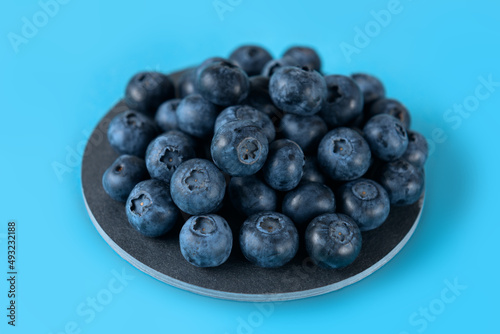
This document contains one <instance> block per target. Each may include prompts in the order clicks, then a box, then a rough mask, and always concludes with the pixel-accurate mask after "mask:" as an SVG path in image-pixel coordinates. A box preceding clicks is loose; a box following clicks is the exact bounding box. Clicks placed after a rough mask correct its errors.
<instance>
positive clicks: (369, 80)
mask: <svg viewBox="0 0 500 334" xmlns="http://www.w3.org/2000/svg"><path fill="white" fill-rule="evenodd" d="M351 78H352V79H353V80H354V81H356V83H357V84H358V86H359V88H360V89H361V92H362V93H363V98H364V102H365V104H366V105H370V104H372V103H373V102H375V101H376V100H378V99H381V98H383V97H384V96H385V88H384V85H383V84H382V82H381V81H380V80H379V79H377V78H375V77H374V76H373V75H369V74H365V73H355V74H353V75H351Z"/></svg>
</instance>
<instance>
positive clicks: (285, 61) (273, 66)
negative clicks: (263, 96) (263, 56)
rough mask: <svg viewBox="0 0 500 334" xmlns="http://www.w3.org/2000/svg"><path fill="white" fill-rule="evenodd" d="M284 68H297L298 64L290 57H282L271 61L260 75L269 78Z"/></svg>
mask: <svg viewBox="0 0 500 334" xmlns="http://www.w3.org/2000/svg"><path fill="white" fill-rule="evenodd" d="M284 66H299V64H298V63H297V62H296V61H295V59H293V58H292V57H283V58H280V59H273V60H271V61H269V62H267V64H266V65H265V66H264V68H263V69H262V73H261V75H262V76H264V77H268V78H270V77H271V76H272V75H273V74H274V72H275V71H276V70H277V69H278V68H280V67H284Z"/></svg>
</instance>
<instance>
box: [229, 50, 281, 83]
mask: <svg viewBox="0 0 500 334" xmlns="http://www.w3.org/2000/svg"><path fill="white" fill-rule="evenodd" d="M272 59H273V57H272V56H271V54H269V52H267V50H265V49H264V48H261V47H260V46H256V45H244V46H240V47H239V48H237V49H236V50H234V51H233V53H231V55H230V56H229V60H230V61H232V62H233V63H234V64H235V65H238V66H239V67H241V68H242V69H243V71H245V72H246V73H247V74H248V76H252V75H257V74H260V72H262V69H263V68H264V66H265V65H266V63H267V62H269V61H270V60H272Z"/></svg>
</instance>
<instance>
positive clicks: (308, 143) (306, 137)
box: [279, 114, 328, 154]
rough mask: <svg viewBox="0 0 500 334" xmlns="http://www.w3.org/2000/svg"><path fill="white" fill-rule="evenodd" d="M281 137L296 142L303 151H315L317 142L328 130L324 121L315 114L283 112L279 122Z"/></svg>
mask: <svg viewBox="0 0 500 334" xmlns="http://www.w3.org/2000/svg"><path fill="white" fill-rule="evenodd" d="M279 129H280V131H281V133H282V135H283V137H285V138H287V139H290V140H293V141H294V142H296V143H297V144H298V145H299V146H300V148H302V151H304V152H305V153H314V154H315V153H316V152H317V149H318V145H319V142H320V141H321V139H322V138H323V137H324V136H325V134H326V133H327V132H328V127H327V125H326V123H325V122H324V121H323V119H321V117H319V116H317V115H313V116H299V115H294V114H285V116H283V118H282V119H281V122H280V128H279Z"/></svg>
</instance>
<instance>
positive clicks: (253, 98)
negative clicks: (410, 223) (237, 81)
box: [241, 76, 283, 124]
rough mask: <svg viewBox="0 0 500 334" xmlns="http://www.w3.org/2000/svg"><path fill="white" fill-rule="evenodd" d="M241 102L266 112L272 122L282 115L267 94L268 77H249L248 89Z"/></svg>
mask: <svg viewBox="0 0 500 334" xmlns="http://www.w3.org/2000/svg"><path fill="white" fill-rule="evenodd" d="M241 104H244V105H249V106H251V107H254V108H255V109H257V110H259V111H261V112H263V113H264V114H266V115H267V116H268V117H269V119H271V121H272V122H273V124H277V123H278V122H279V120H280V119H281V118H282V117H283V111H281V110H279V109H278V108H276V106H275V105H274V103H273V101H272V100H271V97H270V96H269V78H267V77H263V76H255V77H251V78H250V91H249V93H248V96H247V97H246V99H244V100H243V102H241Z"/></svg>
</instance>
